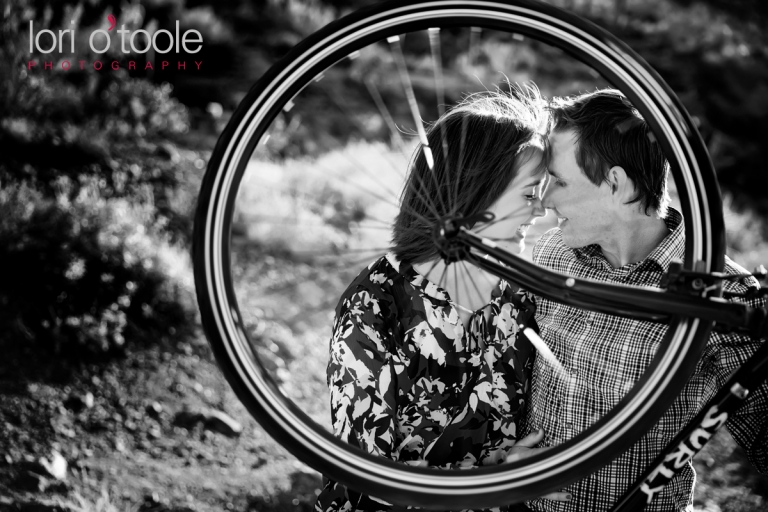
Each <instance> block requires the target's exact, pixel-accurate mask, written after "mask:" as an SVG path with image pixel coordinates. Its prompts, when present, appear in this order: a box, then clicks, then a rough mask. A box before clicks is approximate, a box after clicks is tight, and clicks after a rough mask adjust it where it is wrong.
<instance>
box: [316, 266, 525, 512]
mask: <svg viewBox="0 0 768 512" xmlns="http://www.w3.org/2000/svg"><path fill="white" fill-rule="evenodd" d="M490 298H491V301H490V303H489V304H488V306H486V307H485V308H483V309H480V310H478V311H476V312H475V313H473V314H472V316H471V317H470V320H469V324H468V326H469V328H468V329H465V327H464V325H463V323H462V321H461V318H460V316H459V314H458V309H457V308H456V306H455V305H454V304H453V302H451V300H450V297H449V296H448V293H447V292H446V291H445V290H443V289H442V288H440V287H438V286H437V285H435V284H434V283H432V282H430V281H428V280H426V279H425V278H424V277H423V276H421V275H420V274H418V273H417V272H416V271H415V270H414V269H413V267H412V266H411V265H410V264H408V263H400V262H398V261H397V260H396V259H395V257H394V255H392V254H388V255H387V256H385V257H382V258H380V259H378V260H377V261H375V262H373V263H372V264H371V265H369V266H368V268H366V269H364V270H363V271H362V272H361V273H360V275H359V276H358V277H357V278H356V279H355V280H354V281H353V282H352V284H350V286H349V287H348V288H347V290H346V291H345V292H344V294H343V295H342V297H341V299H340V300H339V303H338V305H337V307H336V316H335V320H334V327H333V335H332V338H331V343H330V361H329V363H328V373H327V377H328V386H329V388H330V392H331V414H332V421H333V430H334V432H335V434H336V435H337V436H339V437H340V438H342V439H344V440H346V441H347V442H349V443H350V444H352V445H354V446H357V447H359V448H361V449H363V450H365V451H366V452H368V453H371V454H375V455H380V456H382V457H388V458H390V459H393V460H396V461H400V462H403V463H406V464H412V465H429V466H431V467H435V468H443V469H456V468H471V467H477V466H483V465H490V464H498V463H500V462H503V461H504V460H505V459H506V455H507V453H508V451H509V449H510V448H511V447H512V446H514V444H515V441H516V439H517V436H518V432H519V431H520V425H519V423H520V421H521V418H522V415H523V412H524V411H525V404H526V397H527V394H528V391H529V385H530V384H529V378H530V371H531V367H532V365H533V356H534V351H533V348H532V347H531V345H530V343H529V342H528V340H527V339H526V338H525V337H523V336H519V331H520V330H521V327H522V326H525V325H533V326H535V324H534V320H533V314H534V305H533V302H532V301H531V298H530V297H529V296H528V295H526V294H524V293H522V292H520V291H518V290H516V289H514V288H513V287H512V286H511V285H510V284H509V283H507V282H505V281H500V282H499V285H498V286H497V287H496V288H495V289H494V291H493V293H492V296H491V297H490ZM397 509H402V507H396V506H392V505H390V504H388V503H387V502H386V501H384V500H381V499H378V498H374V497H370V496H364V495H361V494H359V493H356V492H355V491H353V490H352V489H348V488H346V487H344V486H343V485H340V484H338V483H337V482H333V481H329V482H327V484H326V485H325V487H324V489H323V490H322V492H321V494H320V496H319V498H318V501H317V504H316V506H315V510H316V511H317V512H331V511H345V512H346V511H354V510H364V511H374V510H375V511H379V510H381V511H392V510H397ZM503 509H504V510H506V509H507V507H503Z"/></svg>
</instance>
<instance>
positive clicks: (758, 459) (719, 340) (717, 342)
mask: <svg viewBox="0 0 768 512" xmlns="http://www.w3.org/2000/svg"><path fill="white" fill-rule="evenodd" d="M725 270H726V272H728V273H730V274H734V273H746V270H744V269H743V268H742V267H740V266H738V265H736V264H735V263H733V262H732V261H731V260H730V259H729V258H727V257H726V266H725ZM757 288H759V284H758V283H757V281H756V280H755V279H753V278H750V279H744V280H741V281H739V282H735V283H726V285H725V290H726V291H728V292H731V293H746V292H747V291H749V290H754V289H757ZM739 302H744V303H745V304H747V305H749V306H752V307H765V305H766V304H765V300H762V299H751V300H749V301H743V300H740V301H739ZM763 343H765V340H754V339H752V338H750V337H749V336H744V335H736V334H719V333H715V334H713V335H712V337H711V339H710V343H709V344H708V348H707V352H708V353H711V352H710V348H711V349H712V350H713V351H714V353H712V355H713V356H714V357H713V360H712V362H713V363H714V364H713V365H712V369H713V371H714V372H715V374H716V375H715V377H716V379H715V380H716V382H717V385H718V387H722V386H723V385H724V384H725V382H726V380H727V379H728V377H730V375H731V374H732V373H733V371H735V370H736V369H737V368H739V367H740V366H741V365H743V364H744V362H746V361H747V359H749V357H750V356H751V355H752V354H754V353H755V352H756V351H757V349H758V348H759V347H760V346H761V345H762V344H763ZM702 405H703V404H702ZM726 426H727V427H728V430H729V431H730V432H731V435H732V436H733V438H734V439H735V440H736V442H737V443H738V444H739V445H740V446H741V447H742V448H743V449H744V450H745V451H746V452H747V456H748V457H749V460H750V462H751V463H752V465H753V466H754V467H755V468H756V469H757V470H758V471H759V472H761V473H768V381H766V382H763V383H762V385H761V386H759V387H757V388H756V389H753V390H750V393H749V395H748V397H747V399H746V401H745V403H744V405H742V407H741V408H740V409H739V410H738V411H737V412H736V413H735V414H734V415H732V416H731V418H730V419H729V421H728V423H727V424H726Z"/></svg>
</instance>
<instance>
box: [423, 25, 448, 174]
mask: <svg viewBox="0 0 768 512" xmlns="http://www.w3.org/2000/svg"><path fill="white" fill-rule="evenodd" d="M428 33H429V47H430V50H431V53H432V69H434V75H435V94H436V95H437V112H438V116H439V117H443V115H444V114H445V79H444V78H443V58H442V52H441V50H440V29H439V28H430V29H429V30H428ZM440 139H441V141H442V149H443V165H445V175H446V176H449V175H450V169H449V167H448V139H447V137H446V135H445V127H444V126H443V124H442V123H441V124H440Z"/></svg>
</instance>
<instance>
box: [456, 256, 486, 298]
mask: <svg viewBox="0 0 768 512" xmlns="http://www.w3.org/2000/svg"><path fill="white" fill-rule="evenodd" d="M461 263H462V265H463V266H464V270H465V271H466V273H467V277H468V278H469V281H470V282H471V283H472V286H474V287H475V291H476V292H477V295H478V297H479V298H480V302H481V303H485V302H487V297H485V296H484V295H483V292H481V291H480V287H478V286H477V283H476V282H475V278H473V277H472V272H471V268H470V267H469V265H467V263H466V262H465V261H463V260H462V262H461Z"/></svg>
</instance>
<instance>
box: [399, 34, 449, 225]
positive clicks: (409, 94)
mask: <svg viewBox="0 0 768 512" xmlns="http://www.w3.org/2000/svg"><path fill="white" fill-rule="evenodd" d="M387 42H388V43H389V45H390V48H391V50H392V56H393V57H394V59H395V64H396V66H397V70H398V72H399V73H400V82H401V83H402V85H403V89H405V97H406V99H407V100H408V106H409V107H410V110H411V115H412V116H413V122H414V123H415V124H416V132H417V133H418V135H419V141H420V142H421V151H422V153H423V154H424V158H425V159H426V161H427V167H429V170H430V173H431V175H432V180H433V181H434V183H435V185H436V186H439V183H438V181H437V177H436V176H435V158H434V155H433V154H432V149H431V148H430V147H429V140H428V139H427V132H426V130H424V123H423V122H422V120H421V114H420V113H419V103H418V102H417V101H416V94H415V93H414V92H413V84H412V83H411V76H410V74H409V73H408V66H407V64H406V62H405V56H404V55H403V49H402V47H401V45H400V37H398V36H393V37H390V38H389V39H387ZM438 198H439V199H440V202H441V203H442V197H441V196H440V195H438ZM441 206H442V208H443V211H447V210H446V208H445V204H441ZM437 217H439V215H437Z"/></svg>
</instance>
